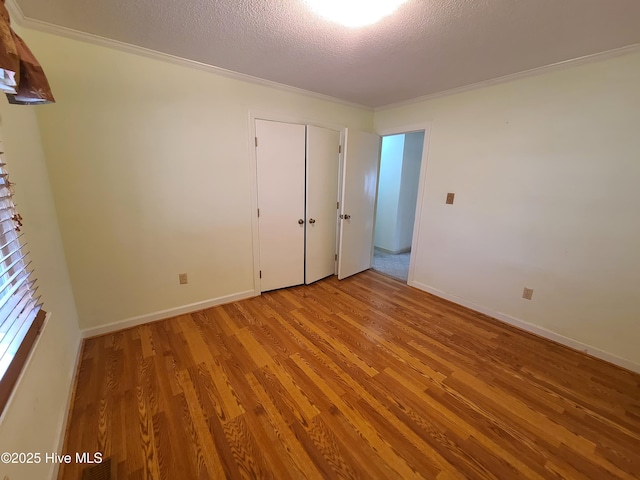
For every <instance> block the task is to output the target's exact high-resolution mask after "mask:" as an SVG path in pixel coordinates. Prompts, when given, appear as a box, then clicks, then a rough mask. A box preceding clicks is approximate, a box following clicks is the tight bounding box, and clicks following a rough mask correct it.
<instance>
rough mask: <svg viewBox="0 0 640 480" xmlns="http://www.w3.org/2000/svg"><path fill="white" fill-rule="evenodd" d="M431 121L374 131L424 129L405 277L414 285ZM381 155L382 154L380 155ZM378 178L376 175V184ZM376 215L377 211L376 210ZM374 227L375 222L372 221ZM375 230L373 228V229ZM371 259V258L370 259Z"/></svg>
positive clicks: (396, 132) (389, 132) (387, 133)
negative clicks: (409, 253) (407, 269)
mask: <svg viewBox="0 0 640 480" xmlns="http://www.w3.org/2000/svg"><path fill="white" fill-rule="evenodd" d="M432 126H433V123H432V122H423V123H414V124H410V125H403V126H399V127H393V128H382V129H378V128H376V129H375V131H376V133H377V134H378V135H380V136H381V137H383V140H384V137H388V136H390V135H400V134H403V133H413V132H420V131H423V130H424V143H423V144H422V159H421V160H420V179H419V180H418V196H417V198H416V216H415V218H414V220H413V237H412V239H411V257H410V259H409V276H408V279H407V285H409V286H412V287H414V286H415V285H414V283H415V280H414V276H415V270H416V256H417V255H416V253H417V249H418V244H419V243H418V240H419V238H420V219H421V218H422V205H423V203H424V195H425V192H426V182H427V164H428V159H429V146H430V140H431V128H432ZM380 156H381V157H382V155H380ZM379 171H380V165H378V172H379ZM379 180H380V178H379V177H378V184H379V183H380V182H379ZM377 188H378V185H376V207H377V204H378V193H377ZM376 215H377V211H376ZM374 229H375V223H374ZM374 232H375V230H374ZM372 261H373V260H372Z"/></svg>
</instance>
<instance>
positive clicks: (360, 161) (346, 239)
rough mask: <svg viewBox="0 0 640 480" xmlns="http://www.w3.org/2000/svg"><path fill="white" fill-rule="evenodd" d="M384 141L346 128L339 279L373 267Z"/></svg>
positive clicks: (372, 135) (375, 136)
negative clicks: (381, 155)
mask: <svg viewBox="0 0 640 480" xmlns="http://www.w3.org/2000/svg"><path fill="white" fill-rule="evenodd" d="M380 143H381V138H380V136H378V135H375V134H373V133H366V132H360V131H358V130H353V129H346V133H345V150H344V162H343V163H344V164H343V174H342V200H341V202H340V214H341V215H340V217H341V220H340V241H339V251H338V278H339V279H340V280H342V279H343V278H346V277H349V276H351V275H354V274H356V273H359V272H362V271H363V270H367V269H368V268H371V257H372V252H373V227H374V215H375V203H376V186H377V182H378V165H379V164H380Z"/></svg>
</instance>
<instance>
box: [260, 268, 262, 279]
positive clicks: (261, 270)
mask: <svg viewBox="0 0 640 480" xmlns="http://www.w3.org/2000/svg"><path fill="white" fill-rule="evenodd" d="M260 278H262V270H260Z"/></svg>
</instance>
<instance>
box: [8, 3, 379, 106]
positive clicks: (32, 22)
mask: <svg viewBox="0 0 640 480" xmlns="http://www.w3.org/2000/svg"><path fill="white" fill-rule="evenodd" d="M5 4H6V6H7V10H8V11H9V15H10V16H11V19H12V21H13V23H14V24H17V25H19V26H20V27H22V28H28V29H32V30H37V31H40V32H44V33H50V34H52V35H58V36H61V37H66V38H70V39H72V40H78V41H80V42H84V43H91V44H94V45H98V46H101V47H106V48H112V49H115V50H119V51H121V52H125V53H131V54H133V55H140V56H143V57H147V58H151V59H154V60H159V61H164V62H168V63H173V64H174V65H180V66H182V67H187V68H192V69H195V70H200V71H203V72H208V73H213V74H216V75H220V76H223V77H227V78H231V79H234V80H240V81H242V82H248V83H253V84H255V85H260V86H263V87H269V88H274V89H276V90H281V91H285V92H289V93H296V94H298V95H305V96H307V97H312V98H316V99H318V100H325V101H328V102H332V103H339V104H342V105H345V106H348V107H353V108H359V109H361V110H366V111H369V112H373V110H374V109H373V107H370V106H367V105H362V104H359V103H355V102H349V101H348V100H343V99H341V98H336V97H332V96H329V95H324V94H322V93H317V92H312V91H310V90H305V89H303V88H298V87H293V86H291V85H286V84H284V83H278V82H274V81H271V80H266V79H264V78H259V77H254V76H253V75H247V74H244V73H239V72H234V71H233V70H227V69H225V68H220V67H216V66H214V65H209V64H207V63H202V62H198V61H196V60H189V59H187V58H182V57H178V56H175V55H170V54H168V53H162V52H158V51H156V50H151V49H149V48H144V47H139V46H137V45H132V44H130V43H125V42H120V41H118V40H112V39H110V38H106V37H101V36H98V35H93V34H91V33H86V32H81V31H79V30H74V29H72V28H67V27H61V26H59V25H54V24H52V23H48V22H43V21H41V20H36V19H33V18H29V17H27V16H25V14H24V12H23V11H22V9H21V8H20V5H18V3H17V2H16V1H15V0H6V2H5Z"/></svg>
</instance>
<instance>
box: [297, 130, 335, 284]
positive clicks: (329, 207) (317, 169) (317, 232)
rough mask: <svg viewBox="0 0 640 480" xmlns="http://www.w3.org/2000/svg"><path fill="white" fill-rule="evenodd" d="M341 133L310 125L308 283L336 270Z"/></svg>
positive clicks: (306, 272)
mask: <svg viewBox="0 0 640 480" xmlns="http://www.w3.org/2000/svg"><path fill="white" fill-rule="evenodd" d="M339 147H340V132H337V131H335V130H329V129H328V128H320V127H314V126H307V204H306V209H307V212H306V213H307V230H306V233H307V240H306V256H305V283H307V284H309V283H313V282H315V281H317V280H320V279H321V278H324V277H328V276H329V275H334V274H335V273H336V260H335V254H336V231H337V219H338V210H337V201H338V172H339V169H338V166H339V162H340V154H339Z"/></svg>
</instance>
